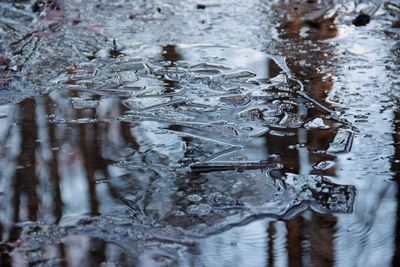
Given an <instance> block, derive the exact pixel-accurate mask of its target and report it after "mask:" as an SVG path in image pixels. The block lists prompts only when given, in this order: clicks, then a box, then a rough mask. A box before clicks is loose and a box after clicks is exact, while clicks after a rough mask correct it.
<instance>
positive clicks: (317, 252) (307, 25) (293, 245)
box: [268, 3, 337, 266]
mask: <svg viewBox="0 0 400 267" xmlns="http://www.w3.org/2000/svg"><path fill="white" fill-rule="evenodd" d="M279 8H284V9H285V11H284V12H285V14H290V15H291V16H293V17H294V19H293V20H291V21H289V22H288V21H283V23H281V24H280V25H281V26H280V27H279V28H278V30H279V32H280V35H281V38H283V39H287V40H288V41H287V42H284V43H285V44H287V43H288V42H290V45H291V46H293V49H290V50H288V49H285V51H287V52H290V54H287V55H286V56H288V61H287V62H288V65H289V68H290V69H291V71H292V72H293V73H294V75H295V77H296V78H297V79H299V80H300V81H302V82H303V83H304V85H305V91H306V92H307V94H308V95H309V96H311V97H312V98H314V100H316V101H317V102H319V103H322V104H324V105H326V106H329V103H327V102H326V100H325V98H326V96H327V94H328V93H329V91H330V90H331V88H332V85H333V84H332V80H331V79H329V78H327V77H329V72H328V71H329V70H328V71H321V70H319V69H318V68H317V67H316V66H319V63H318V62H320V63H324V65H327V64H326V62H329V61H330V62H332V59H333V56H332V55H329V54H327V53H329V51H331V50H332V49H331V48H330V47H329V46H327V45H326V44H321V43H318V44H317V45H316V46H317V47H318V49H313V45H314V43H312V44H310V42H307V41H310V40H311V41H313V42H316V41H317V40H321V39H322V40H323V39H329V38H333V37H335V36H336V34H337V29H336V27H335V25H334V17H329V18H325V17H324V13H325V11H324V10H323V9H321V10H319V8H318V7H313V4H299V5H298V4H295V3H290V4H288V5H286V6H285V5H279ZM318 12H319V13H320V15H318ZM279 13H280V14H282V11H280V12H279ZM320 46H323V47H322V48H321V47H320ZM294 51H307V53H304V52H300V53H296V52H294ZM297 112H298V113H299V114H300V115H303V116H305V117H306V118H308V119H312V118H316V117H321V116H323V115H326V113H325V111H322V110H320V109H318V108H317V107H314V108H309V107H306V106H305V105H304V104H302V103H301V101H300V104H299V108H298V111H297ZM328 123H329V121H328ZM329 124H330V126H331V127H333V126H334V125H333V123H329ZM303 132H304V129H299V130H298V132H297V135H296V138H298V139H297V140H289V139H288V138H286V137H285V138H284V140H273V139H278V138H276V137H274V138H271V137H269V138H268V150H269V151H270V153H276V154H279V153H282V152H284V153H285V154H284V155H283V156H282V158H283V159H284V160H285V162H284V165H285V168H286V169H287V170H288V171H289V172H294V173H302V174H303V175H308V174H311V173H315V174H320V175H328V176H335V169H334V168H330V169H328V170H324V171H321V170H319V171H317V172H316V171H315V170H312V169H311V170H310V168H309V166H303V165H304V164H311V165H312V164H316V163H318V162H321V161H324V160H334V159H335V157H333V156H329V155H325V154H321V153H319V154H315V153H314V152H315V151H318V150H326V149H327V148H328V146H329V143H330V142H331V141H332V140H333V138H334V134H335V131H334V130H332V129H329V130H320V129H318V130H308V131H307V133H306V137H305V138H304V137H302V136H304V135H305V134H304V133H303ZM292 139H293V138H292ZM304 142H306V144H305V145H306V147H305V148H299V151H297V150H295V151H293V150H292V151H289V149H288V148H287V145H288V144H296V143H300V144H302V143H304ZM279 143H281V145H280V147H276V146H278V145H277V144H279ZM304 151H306V152H304ZM296 153H298V155H297V156H296ZM304 153H306V154H307V156H306V157H307V159H304V157H305V156H304ZM289 155H292V156H290V157H288V156H289ZM304 170H309V171H307V173H304ZM335 224H336V218H335V217H334V216H321V215H318V214H316V213H313V215H312V218H311V221H310V222H305V221H304V219H302V218H297V219H293V220H290V221H287V222H286V227H287V231H288V234H287V240H288V241H287V242H288V243H287V246H288V248H287V249H288V256H289V266H302V265H303V264H304V263H305V262H307V257H310V260H311V262H312V263H310V264H312V265H313V266H333V262H334V250H333V240H334V226H335ZM307 239H308V240H309V242H310V246H311V247H310V249H311V250H310V251H307V250H305V248H304V241H305V240H307Z"/></svg>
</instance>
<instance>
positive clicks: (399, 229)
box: [391, 45, 400, 266]
mask: <svg viewBox="0 0 400 267" xmlns="http://www.w3.org/2000/svg"><path fill="white" fill-rule="evenodd" d="M395 53H397V58H396V62H397V63H398V64H399V63H400V46H399V45H398V46H397V50H396V51H395ZM398 64H397V65H398ZM395 90H396V89H395ZM393 101H395V102H397V103H398V105H397V107H396V108H395V111H394V116H393V117H394V118H393V121H394V125H393V128H394V129H393V144H394V156H393V157H392V159H391V163H392V167H391V170H392V172H393V174H394V175H393V179H394V180H395V181H396V184H397V212H396V215H394V216H397V220H396V229H395V234H396V235H395V249H394V256H393V261H392V266H399V263H400V219H399V217H400V105H399V101H400V99H399V98H397V99H393Z"/></svg>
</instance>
